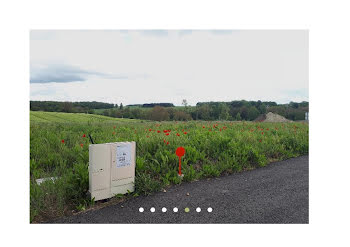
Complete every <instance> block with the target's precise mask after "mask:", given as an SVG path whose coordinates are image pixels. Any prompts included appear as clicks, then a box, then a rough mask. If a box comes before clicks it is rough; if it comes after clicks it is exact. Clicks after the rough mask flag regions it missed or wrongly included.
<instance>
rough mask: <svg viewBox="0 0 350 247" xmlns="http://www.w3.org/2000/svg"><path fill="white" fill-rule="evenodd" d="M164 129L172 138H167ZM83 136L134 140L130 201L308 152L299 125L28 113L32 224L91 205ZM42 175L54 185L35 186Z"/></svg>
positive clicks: (303, 126) (101, 140)
mask: <svg viewBox="0 0 350 247" xmlns="http://www.w3.org/2000/svg"><path fill="white" fill-rule="evenodd" d="M42 119H45V120H42ZM203 126H204V127H205V128H203ZM150 130H151V131H150ZM164 130H171V132H170V134H169V135H168V136H167V135H166V134H165V133H164V132H163V131H164ZM157 131H160V133H158V132H157ZM184 132H187V134H184ZM177 133H178V134H179V135H180V136H177V135H176V134H177ZM84 134H85V135H86V137H83V135H84ZM88 134H91V136H92V137H93V138H94V141H95V142H96V143H105V142H117V141H136V145H137V158H136V178H135V187H136V191H135V192H134V195H135V196H137V195H148V194H151V193H153V192H156V191H159V190H161V189H162V188H165V187H167V186H169V185H171V184H180V183H182V182H186V181H193V180H197V179H201V178H206V177H216V176H220V175H222V174H230V173H234V172H240V171H243V170H249V169H253V168H256V167H263V166H265V165H266V164H268V162H270V161H275V160H282V159H287V158H291V157H296V156H300V155H303V154H306V153H308V148H309V140H308V125H307V124H304V123H283V124H282V123H253V122H199V121H190V122H161V123H160V122H149V121H147V122H141V121H128V120H122V121H120V120H116V119H114V118H109V117H104V116H96V115H88V114H65V113H56V114H53V113H43V112H40V113H39V114H38V112H31V123H30V213H31V214H30V215H31V221H41V220H46V219H49V218H52V217H58V216H62V215H64V214H65V213H69V212H71V210H81V209H85V208H87V207H89V205H91V204H92V203H93V201H91V200H90V198H89V197H88V196H87V190H88V183H89V181H88V162H89V154H88V145H89V140H88V137H87V136H88ZM62 140H64V143H62ZM167 143H168V144H167ZM81 144H82V145H81ZM179 146H183V147H184V148H185V149H186V154H185V156H184V157H183V161H182V169H183V174H184V177H183V179H182V180H181V179H180V178H179V177H178V176H177V172H178V157H177V156H176V155H175V150H176V148H177V147H179ZM43 177H58V179H57V180H55V181H51V180H48V181H46V182H44V183H42V184H41V185H40V186H39V185H37V184H36V182H35V179H38V178H43Z"/></svg>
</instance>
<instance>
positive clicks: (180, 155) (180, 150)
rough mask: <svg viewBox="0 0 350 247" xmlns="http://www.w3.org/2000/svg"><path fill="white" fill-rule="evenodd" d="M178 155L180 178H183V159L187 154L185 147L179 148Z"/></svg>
mask: <svg viewBox="0 0 350 247" xmlns="http://www.w3.org/2000/svg"><path fill="white" fill-rule="evenodd" d="M175 153H176V155H177V156H178V157H179V176H182V173H181V157H182V156H184V154H185V149H184V148H183V147H178V148H177V149H176V152H175Z"/></svg>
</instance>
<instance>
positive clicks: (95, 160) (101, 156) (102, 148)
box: [89, 144, 111, 191]
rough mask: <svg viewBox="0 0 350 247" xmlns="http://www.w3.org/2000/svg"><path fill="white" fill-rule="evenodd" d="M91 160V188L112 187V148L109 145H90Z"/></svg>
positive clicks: (93, 189) (91, 189) (92, 189)
mask: <svg viewBox="0 0 350 247" xmlns="http://www.w3.org/2000/svg"><path fill="white" fill-rule="evenodd" d="M89 162H90V163H89V170H90V171H89V182H90V183H89V187H90V188H89V190H90V191H95V190H103V189H108V188H110V179H111V177H110V174H111V173H110V168H111V166H110V164H111V150H110V147H109V145H106V144H94V145H90V146H89Z"/></svg>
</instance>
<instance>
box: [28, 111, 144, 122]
mask: <svg viewBox="0 0 350 247" xmlns="http://www.w3.org/2000/svg"><path fill="white" fill-rule="evenodd" d="M118 121H123V122H125V121H126V122H128V121H133V122H135V121H138V120H134V119H126V118H113V117H107V116H102V115H95V114H85V113H64V112H42V111H30V122H31V123H38V122H44V123H50V122H55V123H57V122H60V123H67V122H78V123H82V122H118Z"/></svg>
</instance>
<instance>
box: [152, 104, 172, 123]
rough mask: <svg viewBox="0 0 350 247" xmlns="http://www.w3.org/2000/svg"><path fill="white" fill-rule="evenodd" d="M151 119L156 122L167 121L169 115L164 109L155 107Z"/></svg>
mask: <svg viewBox="0 0 350 247" xmlns="http://www.w3.org/2000/svg"><path fill="white" fill-rule="evenodd" d="M150 118H151V120H154V121H167V120H169V113H168V112H167V110H166V109H165V108H164V107H162V106H155V107H153V109H152V111H151V114H150Z"/></svg>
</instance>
